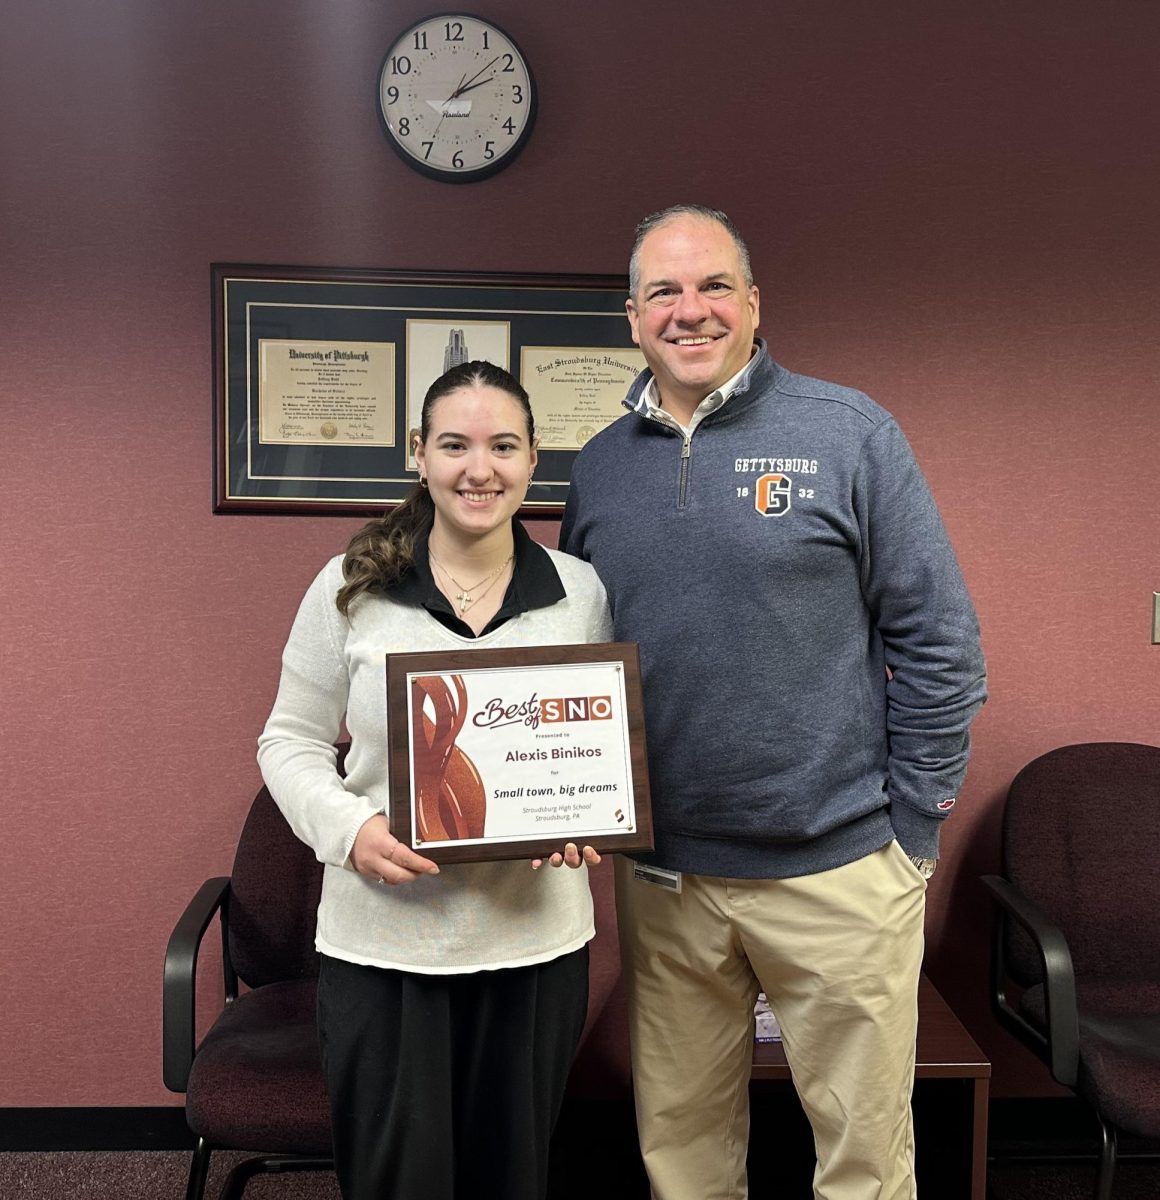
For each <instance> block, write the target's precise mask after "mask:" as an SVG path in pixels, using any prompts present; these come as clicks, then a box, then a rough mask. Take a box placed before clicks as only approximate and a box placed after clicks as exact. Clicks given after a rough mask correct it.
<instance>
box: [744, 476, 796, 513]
mask: <svg viewBox="0 0 1160 1200" xmlns="http://www.w3.org/2000/svg"><path fill="white" fill-rule="evenodd" d="M754 490H755V491H756V495H755V496H754V497H753V507H754V508H756V509H757V511H758V512H759V513H761V515H762V516H763V517H780V516H783V515H784V514H785V513H787V512H789V501H790V493H791V491H792V490H793V480H792V479H790V477H789V476H788V475H762V476H761V478H759V479H758V481H757V483H756V485H755V489H754Z"/></svg>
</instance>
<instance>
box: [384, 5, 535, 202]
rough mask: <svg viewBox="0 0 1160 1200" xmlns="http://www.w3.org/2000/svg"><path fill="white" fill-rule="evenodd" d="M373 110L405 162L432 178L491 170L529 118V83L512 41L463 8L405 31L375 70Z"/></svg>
mask: <svg viewBox="0 0 1160 1200" xmlns="http://www.w3.org/2000/svg"><path fill="white" fill-rule="evenodd" d="M379 116H380V117H381V118H382V122H383V128H384V130H385V132H386V134H387V139H388V141H390V143H391V145H392V146H394V148H395V149H396V150H397V151H398V152H399V154H401V155H402V157H403V159H404V161H405V162H407V163H408V164H409V165H410V166H412V167H414V168H415V170H417V171H421V172H422V173H423V174H424V175H431V176H433V177H434V178H436V179H444V180H447V181H449V182H453V183H466V182H469V181H471V180H475V179H483V178H484V177H485V176H488V175H494V174H495V172H496V171H499V170H501V169H502V168H503V167H506V166H507V165H508V163H510V162H511V161H512V159H513V158H514V157H515V156H516V154H517V153H518V152H519V151H520V149H521V148H522V147H523V145H524V143H525V142H526V141H527V139H528V134H530V133H531V131H532V124H533V123H534V121H535V119H536V84H535V80H534V79H533V78H532V72H531V70H530V69H529V67H528V64H527V62H526V61H525V59H524V56H523V55H522V54H521V53H520V50H519V48H518V47H517V46H516V44H515V42H513V41H512V40H511V38H510V37H508V35H507V34H506V33H504V32H503V31H502V30H501V29H497V28H496V27H495V26H494V25H493V24H491V22H490V21H483V20H480V18H479V17H472V16H468V15H466V14H465V13H443V14H441V15H440V16H436V17H427V18H426V19H425V20H422V21H419V22H417V23H416V24H414V25H412V26H411V27H410V28H409V29H406V30H404V32H403V33H401V34H400V35H399V36H398V37H397V38H396V39H395V42H394V45H392V46H391V48H390V49H389V50H388V51H387V54H386V57H385V58H384V59H383V65H382V67H381V69H380V70H379Z"/></svg>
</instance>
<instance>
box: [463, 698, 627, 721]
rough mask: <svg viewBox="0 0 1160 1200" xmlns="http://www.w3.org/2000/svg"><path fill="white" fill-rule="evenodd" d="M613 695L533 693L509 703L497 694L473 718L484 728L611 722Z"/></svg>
mask: <svg viewBox="0 0 1160 1200" xmlns="http://www.w3.org/2000/svg"><path fill="white" fill-rule="evenodd" d="M611 720H612V697H611V696H550V697H549V696H546V697H544V699H542V700H541V699H540V698H539V697H538V696H537V695H536V694H535V692H533V693H532V694H531V695H530V696H529V697H528V698H527V699H526V700H519V701H516V702H514V703H511V704H505V703H504V701H503V698H502V697H500V696H496V697H494V698H493V699H491V700H489V701H488V702H487V703H486V704H485V705H484V706H483V708H482V709H480V711H479V712H477V713H476V714H475V715H474V716H473V717H472V718H471V723H472V724H473V725H475V726H478V727H479V728H481V729H502V728H503V727H504V726H505V725H519V724H521V723H522V724H524V725H527V726H528V727H529V728H531V729H538V728H539V726H540V723H541V722H543V723H544V724H545V725H556V724H561V723H563V722H568V721H611Z"/></svg>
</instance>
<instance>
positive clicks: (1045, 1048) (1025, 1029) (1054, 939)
mask: <svg viewBox="0 0 1160 1200" xmlns="http://www.w3.org/2000/svg"><path fill="white" fill-rule="evenodd" d="M981 878H982V882H983V885H984V886H985V887H986V888H987V890H988V891H989V892H990V893H991V896H992V897H993V898H994V900H995V902H996V903H997V904H998V905H999V907H1000V910H1001V911H1000V924H999V926H998V928H997V929H996V932H995V949H994V956H993V958H992V968H993V974H994V979H993V981H992V982H993V985H994V994H993V996H992V1000H993V1002H994V1004H995V1007H996V1009H997V1011H998V1013H999V1015H1000V1016H1001V1017H1003V1018H1004V1019H1005V1020H1006V1023H1007V1024H1009V1025H1010V1026H1011V1027H1012V1028H1013V1029H1014V1031H1015V1032H1016V1033H1018V1034H1020V1036H1021V1037H1022V1039H1023V1041H1025V1042H1026V1043H1027V1044H1028V1045H1029V1046H1031V1048H1032V1049H1034V1050H1035V1051H1036V1052H1037V1053H1038V1054H1039V1055H1040V1056H1041V1057H1042V1058H1043V1059H1044V1060H1045V1061H1046V1062H1047V1065H1048V1066H1049V1067H1050V1068H1051V1074H1052V1075H1053V1076H1054V1078H1055V1079H1056V1081H1057V1082H1058V1083H1062V1084H1063V1085H1064V1086H1066V1087H1074V1086H1075V1082H1076V1076H1077V1074H1078V1071H1079V1013H1078V1010H1077V1007H1076V999H1075V968H1074V967H1073V965H1072V961H1071V951H1070V950H1069V949H1068V945H1067V939H1066V938H1065V937H1064V935H1063V931H1062V930H1061V929H1060V928H1059V927H1058V926H1057V925H1054V924H1052V922H1051V921H1050V920H1049V919H1048V918H1047V915H1046V914H1045V913H1044V912H1043V910H1042V909H1041V908H1040V907H1039V906H1038V905H1037V904H1035V903H1034V902H1033V901H1031V900H1029V899H1028V898H1027V897H1026V896H1025V895H1024V894H1023V893H1022V892H1021V891H1020V890H1019V889H1018V888H1017V887H1015V886H1014V885H1013V884H1012V883H1011V882H1010V881H1009V880H1007V879H1004V878H1003V877H1002V876H1001V875H983V876H982V877H981ZM1008 916H1009V917H1011V918H1013V919H1014V920H1015V921H1017V922H1018V923H1019V924H1020V925H1021V926H1022V927H1023V928H1024V929H1025V930H1026V931H1027V933H1028V934H1029V935H1030V936H1031V939H1032V941H1033V942H1034V943H1035V947H1036V949H1037V950H1038V951H1039V958H1040V963H1041V965H1042V967H1043V995H1044V1005H1045V1010H1046V1014H1047V1036H1046V1038H1045V1037H1044V1034H1043V1031H1042V1030H1040V1029H1037V1028H1036V1027H1035V1026H1034V1025H1032V1024H1031V1022H1030V1021H1028V1020H1027V1019H1026V1018H1025V1017H1024V1016H1023V1015H1022V1014H1021V1013H1019V1012H1017V1011H1016V1010H1015V1008H1014V1007H1013V1006H1012V1005H1011V1003H1010V1001H1009V1000H1008V999H1007V971H1006V965H1005V962H1004V958H1003V937H1004V931H1005V925H1004V921H1005V920H1006V917H1008Z"/></svg>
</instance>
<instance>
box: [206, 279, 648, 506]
mask: <svg viewBox="0 0 1160 1200" xmlns="http://www.w3.org/2000/svg"><path fill="white" fill-rule="evenodd" d="M211 275H212V279H211V283H212V289H213V313H214V324H213V329H214V349H213V354H214V421H215V427H216V428H215V438H214V445H215V451H216V462H215V481H214V511H215V512H233V511H242V512H245V511H249V512H265V513H290V512H308V513H321V512H329V513H341V514H349V515H359V514H367V515H373V514H375V513H381V512H383V511H384V510H385V509H388V508H391V507H392V506H393V505H396V504H398V503H400V502H401V501H402V500H403V499H404V498H405V497H406V495H407V494H408V492H410V490H411V488H412V487H413V486H414V484H415V483H416V482H417V480H418V477H419V473H418V470H417V467H416V463H415V456H414V440H415V435H416V434H417V432H418V429H419V424H420V414H421V412H422V407H423V397H424V395H425V394H426V392H427V389H428V387H429V386H430V385H431V384H432V383H433V382H434V381H435V380H436V379H437V378H438V377H439V376H440V375H442V374H443V372H444V371H445V370H447V369H448V368H449V367H452V366H456V365H457V364H459V363H461V362H469V361H471V360H473V359H487V360H488V361H489V362H493V363H496V364H497V365H498V366H501V367H504V368H506V369H507V370H509V371H511V373H512V374H513V375H515V376H516V378H517V379H519V380H520V382H521V383H522V384H523V386H524V387H525V388H526V389H527V391H528V393H529V395H530V396H531V401H532V411H533V413H534V414H535V419H536V432H537V435H538V437H539V439H540V447H539V464H538V466H537V469H536V478H535V481H534V482H533V484H532V486H531V487H530V488H529V490H528V495H527V499H526V500H525V502H524V506H523V508H522V509H521V515H523V516H537V515H546V516H553V515H557V514H558V513H559V512H560V511H561V510H562V508H563V505H564V501H565V499H566V498H567V490H568V479H569V476H570V474H571V470H572V461H573V459H574V458H575V456H576V453H577V451H579V449H580V447H581V446H583V444H584V443H585V442H586V441H587V440H588V439H589V438H590V437H592V435H593V434H594V433H596V432H597V431H598V430H600V429H603V428H604V426H606V425H608V424H609V423H611V422H612V421H614V420H615V419H616V418H617V417H619V416H621V415H622V414H623V412H624V408H623V407H622V401H623V399H624V397H625V395H626V394H627V392H628V388H629V386H630V385H631V383H632V381H633V379H634V378H635V377H636V375H637V374H638V373H639V372H640V371H641V370H643V369H644V365H645V364H644V356H643V355H642V354H641V352H640V350H639V349H637V347H636V346H635V345H633V342H632V336H631V332H630V329H629V324H628V320H627V318H626V316H625V312H624V301H625V298H626V296H627V294H628V285H627V281H626V280H625V279H624V278H623V277H620V276H587V275H563V276H547V275H543V276H540V275H479V274H477V275H452V274H449V273H436V272H414V271H412V272H403V271H392V272H383V271H371V270H356V269H321V268H317V267H256V266H240V265H234V264H228V263H216V264H214V266H213V268H212V272H211Z"/></svg>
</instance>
